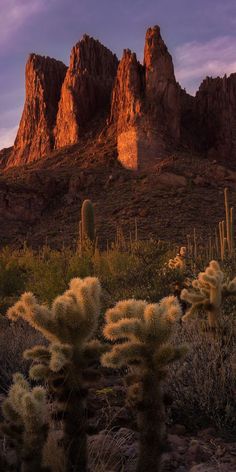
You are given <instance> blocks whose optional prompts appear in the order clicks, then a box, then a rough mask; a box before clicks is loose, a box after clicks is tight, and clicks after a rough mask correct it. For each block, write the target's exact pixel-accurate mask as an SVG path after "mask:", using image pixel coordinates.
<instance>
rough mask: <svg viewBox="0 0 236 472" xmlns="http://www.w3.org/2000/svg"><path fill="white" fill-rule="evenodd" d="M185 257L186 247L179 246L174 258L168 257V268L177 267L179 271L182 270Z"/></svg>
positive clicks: (184, 265)
mask: <svg viewBox="0 0 236 472" xmlns="http://www.w3.org/2000/svg"><path fill="white" fill-rule="evenodd" d="M186 257H187V249H186V247H185V246H183V247H181V248H180V250H179V253H178V254H177V255H176V256H175V257H174V259H170V260H169V262H168V267H169V269H177V270H180V271H184V270H185V268H186Z"/></svg>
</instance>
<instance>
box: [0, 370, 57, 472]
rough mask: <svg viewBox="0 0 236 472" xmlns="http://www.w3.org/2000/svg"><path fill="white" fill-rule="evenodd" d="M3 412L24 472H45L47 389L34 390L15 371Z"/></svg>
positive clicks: (10, 437) (5, 423) (7, 435)
mask: <svg viewBox="0 0 236 472" xmlns="http://www.w3.org/2000/svg"><path fill="white" fill-rule="evenodd" d="M2 412H3V416H4V422H3V423H2V425H1V430H2V432H3V433H4V434H5V436H6V437H7V438H8V439H9V440H10V442H11V444H12V445H13V446H14V448H15V451H16V453H17V459H18V467H19V466H20V470H21V472H32V471H35V472H46V470H47V469H46V467H44V466H43V465H42V462H43V460H42V452H43V447H44V444H45V442H46V439H47V433H48V422H47V404H46V390H45V389H44V388H43V387H35V388H33V389H31V388H30V385H29V383H28V382H27V381H26V380H25V379H24V377H23V376H22V375H21V374H19V373H17V374H15V375H14V377H13V384H12V386H11V388H10V390H9V392H8V396H7V398H6V400H4V402H3V405H2Z"/></svg>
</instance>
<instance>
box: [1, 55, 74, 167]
mask: <svg viewBox="0 0 236 472" xmlns="http://www.w3.org/2000/svg"><path fill="white" fill-rule="evenodd" d="M66 69H67V68H66V66H65V65H64V64H63V63H62V62H60V61H56V60H55V59H51V58H49V57H42V56H39V55H37V54H31V55H30V56H29V59H28V61H27V64H26V70H25V83H26V97H25V105H24V110H23V114H22V118H21V121H20V126H19V130H18V133H17V137H16V140H15V144H14V148H13V151H12V153H11V155H10V157H9V159H8V164H7V165H8V167H11V166H15V165H20V164H24V163H27V162H31V161H34V160H35V159H37V158H38V157H42V156H44V155H46V154H48V153H49V152H50V151H51V150H52V149H53V146H54V136H53V128H54V126H55V123H56V115H57V110H58V102H59V98H60V93H61V86H62V82H63V80H64V78H65V74H66Z"/></svg>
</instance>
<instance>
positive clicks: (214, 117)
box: [194, 74, 236, 159]
mask: <svg viewBox="0 0 236 472" xmlns="http://www.w3.org/2000/svg"><path fill="white" fill-rule="evenodd" d="M194 115H195V120H196V126H197V130H198V134H199V136H201V141H200V146H201V147H200V149H201V150H203V151H205V152H206V153H207V155H208V156H215V157H218V156H221V157H225V158H227V159H230V158H231V159H232V158H235V157H236V74H231V75H230V76H229V77H228V78H227V77H226V76H225V77H223V78H219V77H217V78H215V79H213V78H209V77H208V78H206V79H205V80H204V81H203V82H202V84H201V86H200V88H199V90H198V92H197V94H196V99H195V103H194Z"/></svg>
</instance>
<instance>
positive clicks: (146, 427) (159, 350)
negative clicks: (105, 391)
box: [101, 296, 184, 472]
mask: <svg viewBox="0 0 236 472" xmlns="http://www.w3.org/2000/svg"><path fill="white" fill-rule="evenodd" d="M180 316H181V308H180V305H179V303H178V301H177V299H176V298H175V297H173V296H170V297H166V298H164V299H163V300H161V302H160V303H159V304H147V303H146V302H144V301H141V300H125V301H121V302H119V303H117V304H116V305H115V307H114V308H112V309H110V310H108V311H107V312H106V315H105V318H106V325H105V328H104V336H105V337H106V338H107V339H108V340H111V341H117V340H118V341H120V342H119V344H116V345H114V346H113V347H112V348H111V350H110V352H107V353H105V354H103V356H102V359H101V362H102V364H103V365H104V366H106V367H113V368H117V367H118V368H119V367H122V366H129V365H132V366H133V369H134V370H135V374H134V375H132V376H128V377H127V381H128V383H130V385H129V388H128V393H127V401H129V402H130V403H131V405H133V406H135V407H137V408H138V422H139V427H140V451H139V460H138V466H137V471H138V472H143V471H145V470H148V471H149V472H158V471H159V470H160V457H161V452H162V447H163V442H164V439H165V409H164V403H163V392H162V387H161V385H162V381H163V379H164V378H165V377H166V375H167V370H166V367H167V365H168V364H170V363H172V362H174V361H175V360H177V359H179V358H180V357H181V356H182V355H183V353H184V349H183V348H182V347H180V348H177V347H174V346H172V345H170V344H169V343H168V340H169V338H170V335H171V331H172V325H173V323H174V321H175V320H176V319H178V318H179V317H180Z"/></svg>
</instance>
